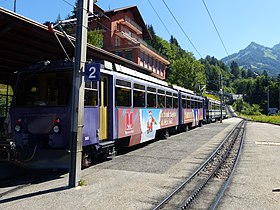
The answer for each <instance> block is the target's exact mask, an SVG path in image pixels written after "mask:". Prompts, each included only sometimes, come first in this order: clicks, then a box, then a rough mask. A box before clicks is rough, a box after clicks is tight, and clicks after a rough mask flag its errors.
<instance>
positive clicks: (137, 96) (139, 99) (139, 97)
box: [133, 84, 145, 107]
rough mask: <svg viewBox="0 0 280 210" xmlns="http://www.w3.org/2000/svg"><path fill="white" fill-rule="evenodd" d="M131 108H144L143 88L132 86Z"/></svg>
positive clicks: (136, 85) (142, 86) (137, 85)
mask: <svg viewBox="0 0 280 210" xmlns="http://www.w3.org/2000/svg"><path fill="white" fill-rule="evenodd" d="M133 87H134V89H133V107H145V86H144V85H139V84H134V86H133Z"/></svg>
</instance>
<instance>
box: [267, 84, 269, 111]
mask: <svg viewBox="0 0 280 210" xmlns="http://www.w3.org/2000/svg"><path fill="white" fill-rule="evenodd" d="M267 111H269V86H267Z"/></svg>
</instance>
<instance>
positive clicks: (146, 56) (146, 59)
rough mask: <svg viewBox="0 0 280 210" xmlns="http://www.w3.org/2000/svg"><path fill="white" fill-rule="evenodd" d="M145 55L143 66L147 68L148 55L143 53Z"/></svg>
mask: <svg viewBox="0 0 280 210" xmlns="http://www.w3.org/2000/svg"><path fill="white" fill-rule="evenodd" d="M144 55H145V66H144V67H145V68H148V62H149V57H148V55H147V54H144Z"/></svg>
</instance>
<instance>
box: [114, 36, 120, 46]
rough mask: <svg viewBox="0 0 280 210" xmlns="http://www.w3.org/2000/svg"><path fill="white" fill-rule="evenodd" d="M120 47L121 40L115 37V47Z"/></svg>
mask: <svg viewBox="0 0 280 210" xmlns="http://www.w3.org/2000/svg"><path fill="white" fill-rule="evenodd" d="M120 45H121V40H120V38H119V37H117V36H116V43H115V46H116V47H118V46H120Z"/></svg>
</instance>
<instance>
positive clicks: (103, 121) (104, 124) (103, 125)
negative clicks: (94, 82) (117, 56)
mask: <svg viewBox="0 0 280 210" xmlns="http://www.w3.org/2000/svg"><path fill="white" fill-rule="evenodd" d="M99 85H100V86H99V90H100V118H99V125H100V128H99V140H105V139H107V138H108V77H107V76H104V75H101V78H100V84H99Z"/></svg>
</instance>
